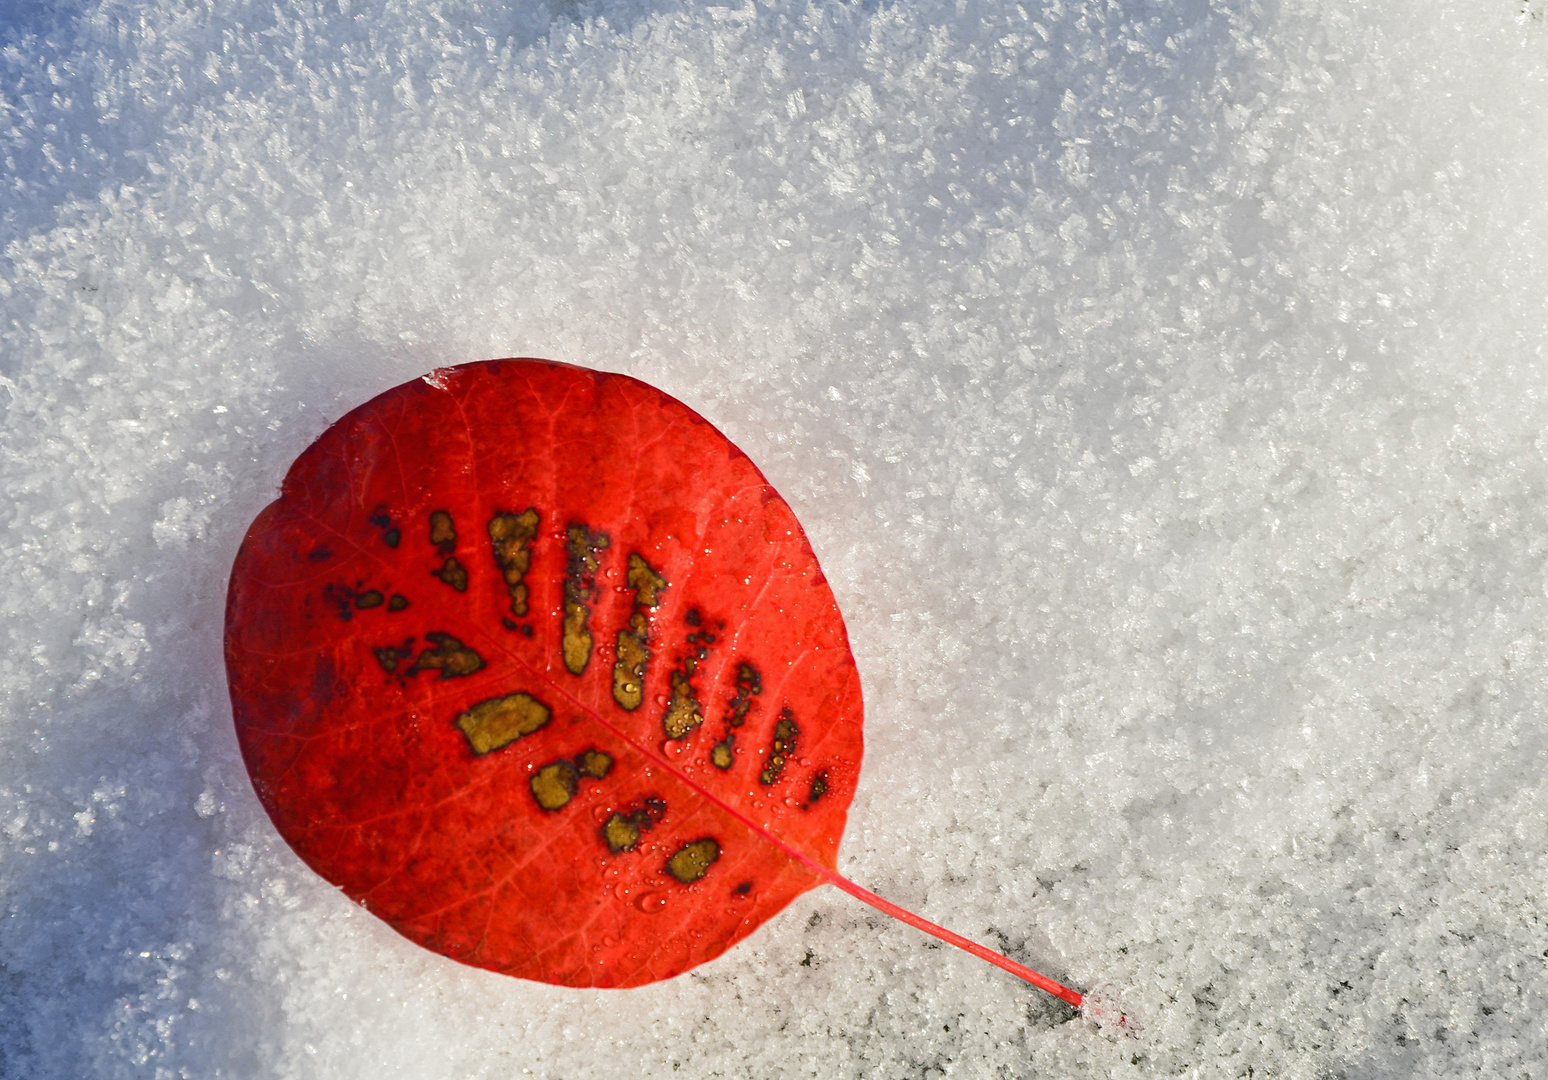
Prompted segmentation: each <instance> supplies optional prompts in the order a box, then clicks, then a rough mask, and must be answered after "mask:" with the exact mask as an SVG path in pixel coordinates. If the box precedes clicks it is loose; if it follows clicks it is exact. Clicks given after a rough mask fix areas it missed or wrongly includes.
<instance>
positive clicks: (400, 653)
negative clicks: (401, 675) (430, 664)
mask: <svg viewBox="0 0 1548 1080" xmlns="http://www.w3.org/2000/svg"><path fill="white" fill-rule="evenodd" d="M371 651H372V653H373V654H375V656H376V662H377V663H378V664H380V665H382V670H384V671H386V672H387V673H388V674H389V675H391V674H393V673H394V672H396V671H397V670H398V665H399V664H401V663H404V662H406V661H407V660H408V659H409V658H410V657H412V656H413V655H414V639H413V638H409V639H407V640H406V641H404V643H403V644H402V645H399V646H397V647H393V646H391V645H387V646H384V647H383V648H380V649H373V650H371Z"/></svg>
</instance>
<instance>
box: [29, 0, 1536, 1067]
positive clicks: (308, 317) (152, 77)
mask: <svg viewBox="0 0 1548 1080" xmlns="http://www.w3.org/2000/svg"><path fill="white" fill-rule="evenodd" d="M0 50H3V53H0V103H3V104H0V141H3V158H4V172H3V176H0V180H3V184H4V191H5V195H4V196H3V198H0V245H3V249H4V255H3V258H0V334H3V344H0V377H3V381H0V388H3V391H4V392H3V393H0V402H3V403H4V409H5V420H4V425H3V435H0V438H3V440H4V442H3V456H0V469H3V476H0V518H3V521H4V530H5V531H4V534H3V539H0V567H3V581H0V605H3V607H0V625H3V627H4V632H5V633H6V634H7V635H8V636H9V645H8V648H6V649H5V650H4V651H3V652H0V701H3V705H0V710H3V712H0V895H3V897H4V902H5V917H4V920H3V922H0V1052H3V1054H4V1057H3V1059H0V1074H3V1075H5V1076H18V1077H20V1076H26V1077H36V1078H50V1077H62V1078H64V1077H68V1078H74V1077H87V1076H89V1077H120V1076H123V1077H156V1078H161V1077H201V1078H203V1077H252V1076H275V1077H328V1078H348V1077H357V1076H358V1077H398V1076H401V1077H415V1078H420V1077H423V1078H434V1077H468V1076H480V1077H517V1076H536V1077H554V1078H559V1077H565V1078H579V1077H599V1078H614V1077H619V1076H640V1077H668V1076H687V1077H711V1076H723V1077H759V1078H773V1077H805V1076H812V1077H824V1078H826V1077H883V1076H885V1077H914V1076H917V1077H940V1076H964V1077H979V1076H986V1077H987V1076H1012V1077H1021V1076H1025V1077H1032V1076H1059V1077H1064V1076H1069V1077H1088V1076H1089V1077H1107V1076H1113V1077H1121V1076H1129V1075H1134V1076H1138V1075H1147V1076H1148V1075H1177V1076H1184V1075H1186V1076H1192V1077H1238V1076H1248V1075H1251V1076H1283V1077H1307V1078H1311V1077H1342V1076H1348V1077H1361V1078H1372V1080H1375V1078H1386V1077H1391V1078H1406V1077H1409V1076H1416V1075H1422V1076H1426V1077H1451V1076H1463V1075H1467V1076H1472V1075H1486V1076H1511V1077H1515V1076H1523V1077H1524V1076H1537V1075H1543V1073H1544V1070H1548V1001H1545V1000H1544V997H1545V993H1548V926H1545V924H1544V918H1545V896H1544V889H1545V882H1548V865H1545V863H1548V779H1545V758H1548V715H1545V707H1544V706H1543V705H1542V704H1541V703H1540V700H1539V693H1540V692H1541V690H1542V688H1543V686H1544V683H1545V679H1548V640H1545V634H1548V436H1545V434H1544V432H1548V365H1545V363H1544V356H1543V348H1544V344H1543V343H1544V341H1545V334H1544V331H1545V329H1548V327H1545V311H1548V308H1545V299H1548V269H1545V266H1544V256H1543V253H1544V252H1545V251H1548V205H1545V203H1544V201H1543V199H1542V197H1541V178H1542V176H1543V175H1544V174H1545V173H1548V119H1545V115H1544V113H1543V110H1542V108H1541V101H1542V100H1543V94H1544V90H1545V86H1544V84H1545V76H1548V9H1544V8H1543V6H1542V5H1541V4H1540V3H1539V2H1538V0H1529V2H1528V3H1526V4H1523V3H1522V2H1521V0H1466V2H1451V0H1435V2H1433V3H1429V4H1424V5H1388V6H1386V10H1382V9H1381V6H1380V5H1363V4H1353V3H1347V2H1346V3H1338V2H1333V0H1328V2H1325V3H1323V2H1317V0H1279V2H1277V3H1274V2H1265V3H1260V2H1257V0H1237V2H1226V0H1183V2H1178V3H1171V4H1160V3H1152V2H1149V0H1023V2H1022V3H1019V4H1018V3H1013V2H1005V3H994V2H989V0H982V2H979V0H945V2H936V0H918V2H905V0H898V2H889V3H883V4H860V5H852V4H843V3H816V2H812V3H803V2H801V0H788V2H787V0H747V2H745V3H743V4H741V5H740V6H737V5H736V4H735V2H734V0H730V2H728V3H727V4H725V5H702V6H701V5H693V4H687V3H670V2H663V3H660V4H652V3H646V2H634V3H630V2H626V0H619V2H616V3H615V2H609V0H597V2H595V3H580V4H575V3H571V2H568V0H551V2H550V3H548V4H547V5H546V6H545V5H531V4H529V5H520V6H511V5H509V4H506V3H501V2H497V0H423V2H415V3H408V2H405V0H319V2H310V0H281V2H279V3H274V2H272V0H263V2H258V0H251V2H244V0H229V2H223V3H220V4H206V3H199V2H194V0H164V2H162V3H158V4H155V5H134V4H130V3H127V2H125V0H103V2H101V3H97V4H79V5H65V6H62V7H57V8H52V7H48V6H46V5H41V4H35V3H20V4H13V5H10V6H8V7H4V8H0ZM505 355H538V356H547V357H552V358H555V359H561V360H567V361H571V362H575V363H581V364H587V365H590V366H595V367H601V368H607V369H611V370H620V371H626V372H628V373H630V374H632V375H635V376H637V377H640V378H642V379H645V380H647V381H649V382H651V383H653V384H655V385H657V386H660V387H661V388H663V389H664V390H666V391H667V392H669V393H672V394H674V395H675V396H677V397H680V398H681V399H683V400H684V401H685V402H687V403H688V404H689V405H691V406H692V407H693V408H695V409H697V410H698V411H700V412H701V413H703V414H704V415H705V416H707V417H708V418H709V419H711V420H712V421H713V422H714V423H716V424H717V425H718V426H719V427H721V428H722V429H723V430H724V431H725V432H726V433H727V434H728V435H729V436H730V437H731V438H732V439H733V441H735V442H737V443H738V444H739V445H740V446H742V447H743V448H744V449H745V450H746V451H747V452H748V453H749V454H750V455H751V456H752V458H753V460H754V461H756V462H757V463H758V464H759V465H760V467H762V468H763V469H764V471H765V472H766V473H767V474H768V475H769V477H770V479H771V480H772V481H773V482H774V484H775V485H776V486H777V487H778V488H779V489H780V490H781V492H782V493H783V494H784V495H785V496H786V497H787V498H788V499H789V501H790V502H791V504H792V506H793V507H794V508H795V510H796V512H797V514H798V515H799V516H800V517H801V519H802V521H803V523H804V524H805V526H806V528H807V530H808V532H809V533H810V535H811V537H812V540H813V543H814V546H815V547H816V549H817V552H818V554H819V556H820V557H821V559H822V560H823V563H824V566H825V568H826V569H827V571H828V573H829V576H830V578H831V580H832V582H833V584H834V587H835V591H836V593H837V595H838V599H839V602H840V604H841V606H842V607H843V610H844V612H845V615H846V618H847V620H848V625H849V629H850V633H851V636H852V638H853V641H854V645H855V651H856V656H857V660H858V662H859V665H860V670H861V674H862V677H863V679H864V682H865V686H866V693H867V702H868V710H867V715H868V726H867V734H868V752H867V759H866V766H865V772H864V774H863V778H862V783H861V790H860V794H859V796H858V798H857V800H856V803H855V806H854V810H853V812H852V815H851V824H850V828H849V831H848V833H847V835H846V838H845V842H844V847H843V851H842V854H841V861H840V867H841V869H842V870H843V871H844V872H846V873H847V874H849V875H850V876H852V877H853V878H855V879H856V880H857V881H859V882H861V883H862V884H865V885H867V886H869V887H872V888H874V889H876V890H877V891H878V892H880V893H882V894H883V895H885V896H887V897H888V898H890V899H892V900H894V901H896V902H898V903H902V904H904V905H906V906H909V907H912V908H914V909H915V910H918V911H919V912H920V913H921V914H924V915H926V916H927V917H930V918H933V919H936V920H938V921H940V922H943V923H945V924H947V925H949V926H951V927H952V928H954V929H957V930H959V931H961V932H963V933H966V934H968V935H970V936H973V937H975V938H977V939H978V940H981V941H984V942H986V943H989V944H993V945H996V946H998V947H1003V948H1006V949H1008V950H1009V951H1010V953H1011V955H1013V956H1014V957H1015V958H1017V959H1019V960H1022V961H1024V962H1026V963H1029V964H1032V965H1033V966H1035V967H1038V968H1039V969H1041V970H1044V971H1046V972H1047V973H1048V974H1050V975H1053V976H1055V977H1058V978H1061V979H1065V980H1068V981H1069V982H1070V983H1072V984H1073V985H1075V986H1077V987H1080V988H1083V989H1084V988H1097V989H1098V990H1099V992H1100V996H1101V999H1102V1001H1103V1002H1104V1004H1105V1007H1106V1008H1107V1010H1108V1013H1109V1015H1110V1014H1111V1012H1112V1011H1113V1010H1114V1009H1118V1010H1121V1011H1122V1012H1124V1013H1125V1014H1127V1015H1129V1016H1132V1017H1134V1018H1135V1019H1136V1020H1137V1021H1138V1023H1139V1024H1140V1025H1141V1026H1142V1037H1141V1038H1140V1039H1139V1040H1131V1039H1126V1038H1123V1037H1121V1036H1115V1035H1114V1034H1113V1029H1112V1027H1111V1025H1109V1026H1107V1027H1105V1028H1099V1027H1097V1026H1096V1025H1094V1024H1093V1023H1091V1022H1088V1021H1087V1020H1083V1019H1081V1018H1078V1017H1075V1016H1074V1015H1073V1014H1072V1013H1071V1012H1070V1011H1069V1010H1066V1009H1064V1008H1063V1007H1062V1006H1059V1005H1058V1004H1057V1003H1056V1002H1053V1001H1052V999H1049V998H1047V997H1046V996H1045V995H1041V994H1040V993H1038V992H1037V991H1035V990H1032V989H1030V988H1029V987H1026V986H1024V985H1022V984H1020V983H1018V982H1017V981H1016V980H1014V979H1011V978H1009V977H1008V976H1005V975H1003V974H1002V973H1000V972H998V971H996V970H994V969H992V968H990V967H988V966H987V965H985V964H982V963H981V962H979V961H976V960H973V959H972V958H970V957H967V956H963V955H950V954H949V951H948V950H945V949H941V948H935V947H932V943H931V942H929V941H927V940H926V939H925V938H923V937H922V936H921V935H919V934H917V933H915V932H914V931H912V930H910V929H908V928H907V927H904V926H901V925H898V924H895V923H892V922H890V921H888V920H884V919H881V918H879V917H876V916H875V915H874V914H873V913H871V912H869V911H868V910H866V909H863V908H861V907H860V906H859V905H857V904H856V903H855V902H854V901H852V900H850V899H849V898H848V897H845V896H844V895H842V894H840V893H838V892H836V891H835V890H832V889H822V890H818V891H816V892H813V893H810V894H808V895H807V896H805V897H803V898H802V899H801V900H799V901H798V902H797V903H795V904H793V905H792V906H791V907H790V908H789V909H787V911H786V912H785V913H783V914H782V915H781V916H780V917H778V918H777V919H775V920H774V921H772V922H771V923H769V924H768V925H766V926H765V927H764V928H763V929H762V930H760V931H759V933H758V934H756V935H755V936H754V937H753V938H752V939H750V940H749V941H748V942H746V943H744V944H743V945H741V946H739V947H738V948H736V949H735V950H733V951H732V952H730V953H728V954H727V955H726V956H724V957H722V958H721V959H720V960H718V961H716V962H714V963H712V964H710V965H707V966H705V967H703V968H701V969H699V970H697V971H696V972H694V973H691V974H689V975H687V976H685V977H682V978H679V979H677V980H674V981H671V982H668V983H664V984H658V985H656V986H652V987H649V988H645V989H641V990H638V991H630V992H626V993H609V992H593V991H584V992H582V991H572V990H562V989H556V988H553V987H548V986H543V985H537V984H529V983H522V982H518V981H515V980H511V979H505V978H502V977H499V976H495V975H491V974H488V973H485V972H479V971H474V970H471V969H467V968H462V967H459V966H458V965H456V964H454V963H452V962H450V961H447V960H444V959H442V958H440V957H437V956H435V955H432V954H430V953H428V952H425V951H423V950H420V949H419V948H417V947H416V946H414V945H411V944H410V943H408V942H407V941H405V940H403V939H401V938H399V937H397V936H396V935H395V934H394V933H392V932H391V931H390V930H389V929H388V928H386V927H385V926H384V925H383V924H381V923H379V922H378V921H376V920H375V919H374V918H373V917H372V916H370V915H368V914H366V913H364V912H363V911H361V910H359V909H357V908H355V907H353V906H352V905H351V904H350V903H349V902H348V901H347V899H346V898H344V897H343V896H342V894H340V893H338V892H337V891H336V890H334V889H332V888H331V887H329V886H328V885H327V884H326V883H324V882H321V881H319V880H318V879H316V878H315V877H314V876H313V875H311V874H310V872H309V871H307V870H306V868H305V867H304V866H302V865H301V864H300V862H299V861H298V860H297V859H296V858H295V857H294V856H293V855H292V854H291V853H290V852H289V851H288V849H287V848H286V847H285V846H284V844H283V843H282V842H281V841H279V840H278V838H277V837H276V835H275V833H274V832H273V830H272V827H271V826H270V825H269V823H268V820H267V818H266V817H265V816H264V814H263V812H262V810H261V809H260V807H259V806H258V804H257V801H256V798H255V796H254V794H253V792H252V790H251V788H250V786H249V784H248V782H247V779H246V775H245V772H244V771H243V769H242V766H241V762H240V760H239V757H238V755H237V751H236V744H235V739H234V736H233V732H232V729H231V723H230V712H229V706H228V704H227V702H226V698H225V683H224V676H223V670H222V663H221V642H220V635H221V613H222V606H223V598H224V587H225V577H226V574H227V571H228V569H229V567H230V563H231V560H232V557H233V555H234V553H235V549H236V544H237V542H238V541H239V539H240V537H241V535H242V533H243V532H244V530H245V529H246V527H247V525H248V523H249V522H250V521H251V519H252V517H253V516H254V515H255V514H256V513H257V511H258V510H259V509H260V508H261V507H262V506H263V505H264V504H265V503H266V502H267V501H269V500H270V499H271V498H272V497H273V496H274V494H275V492H276V489H277V485H278V482H279V478H280V477H281V476H282V474H283V472H284V469H285V468H286V466H287V465H288V464H289V462H290V461H291V460H292V459H293V458H294V457H295V455H296V454H297V453H298V452H299V451H300V450H301V449H302V448H303V447H304V446H306V445H307V443H309V442H310V441H311V439H312V438H314V437H315V436H316V435H317V434H318V433H319V432H320V431H321V430H322V429H323V428H324V427H325V426H326V425H327V424H328V423H329V422H330V420H332V419H333V418H335V417H337V416H339V415H340V414H342V413H343V412H344V411H346V410H347V409H348V408H350V407H352V406H353V405H355V404H357V403H359V402H361V401H363V400H365V399H366V398H367V397H369V396H371V395H372V394H374V393H376V392H378V391H380V390H382V389H385V388H387V387H389V386H391V385H394V384H396V383H399V382H402V381H404V380H407V379H410V378H414V377H416V376H419V375H423V374H424V373H426V372H429V371H431V370H432V369H434V368H436V367H439V366H442V365H446V364H452V363H458V362H462V361H465V360H472V359H479V358H484V357H490V356H505Z"/></svg>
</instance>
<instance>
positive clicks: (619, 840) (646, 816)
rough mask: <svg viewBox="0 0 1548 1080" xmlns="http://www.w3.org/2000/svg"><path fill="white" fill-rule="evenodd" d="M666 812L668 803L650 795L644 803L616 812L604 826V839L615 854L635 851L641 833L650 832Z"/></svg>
mask: <svg viewBox="0 0 1548 1080" xmlns="http://www.w3.org/2000/svg"><path fill="white" fill-rule="evenodd" d="M665 813H666V803H665V802H663V801H662V800H661V799H658V798H656V797H655V796H648V797H647V798H646V799H645V801H644V803H643V804H641V805H640V806H639V807H637V808H635V809H632V810H625V811H621V812H619V813H615V814H613V815H612V816H610V817H609V818H608V819H607V822H606V824H604V825H603V826H602V839H603V840H604V841H606V842H607V849H608V850H609V851H611V852H612V853H613V854H614V855H617V854H619V853H620V852H624V851H633V850H634V847H635V845H636V844H638V843H639V842H640V834H641V833H645V832H649V831H650V830H651V829H653V828H654V827H655V825H656V822H658V821H660V820H661V817H662V815H664V814H665Z"/></svg>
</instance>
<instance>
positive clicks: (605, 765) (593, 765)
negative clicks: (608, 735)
mask: <svg viewBox="0 0 1548 1080" xmlns="http://www.w3.org/2000/svg"><path fill="white" fill-rule="evenodd" d="M575 767H576V768H577V769H579V770H580V771H581V772H582V773H584V774H585V775H587V776H589V777H591V778H592V779H594V780H601V779H602V778H603V777H605V776H607V774H608V770H609V769H611V768H612V767H613V755H612V754H607V753H604V752H602V751H601V750H583V751H582V752H581V753H580V754H579V755H577V756H576V758H575Z"/></svg>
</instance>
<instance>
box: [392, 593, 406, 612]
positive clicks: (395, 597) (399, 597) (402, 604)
mask: <svg viewBox="0 0 1548 1080" xmlns="http://www.w3.org/2000/svg"><path fill="white" fill-rule="evenodd" d="M406 607H408V597H406V596H404V595H403V594H402V593H393V594H392V599H391V600H389V601H387V610H388V611H402V610H403V609H404V608H406Z"/></svg>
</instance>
